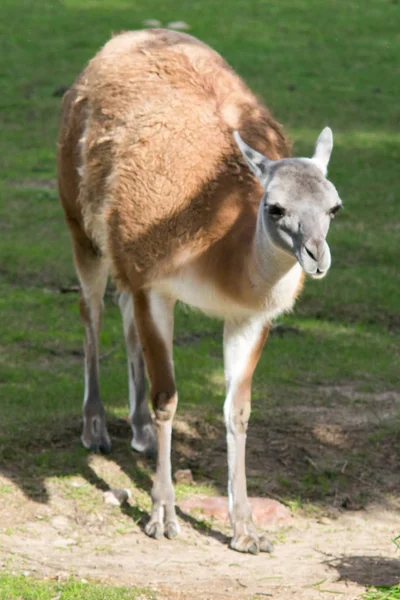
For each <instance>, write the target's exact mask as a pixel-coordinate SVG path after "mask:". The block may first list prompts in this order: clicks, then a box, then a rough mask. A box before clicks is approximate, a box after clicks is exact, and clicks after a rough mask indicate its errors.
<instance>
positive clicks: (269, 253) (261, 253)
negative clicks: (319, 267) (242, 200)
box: [247, 202, 297, 300]
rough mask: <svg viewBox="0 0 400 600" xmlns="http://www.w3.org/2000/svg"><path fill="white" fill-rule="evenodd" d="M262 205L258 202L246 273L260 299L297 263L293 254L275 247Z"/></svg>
mask: <svg viewBox="0 0 400 600" xmlns="http://www.w3.org/2000/svg"><path fill="white" fill-rule="evenodd" d="M263 211H264V205H263V202H261V203H260V207H259V209H258V213H257V222H256V229H255V234H254V238H253V244H252V249H251V255H250V257H249V261H248V266H247V273H248V277H249V279H250V281H251V283H252V289H253V293H254V295H255V296H257V297H259V299H260V300H262V299H263V298H265V297H266V296H267V295H268V292H269V291H270V290H271V289H272V288H273V287H274V286H275V285H276V284H277V283H278V281H280V280H281V279H282V278H283V277H284V276H285V275H286V274H287V273H289V271H290V270H291V269H293V267H294V266H295V265H296V264H297V260H296V258H295V257H294V256H292V255H290V254H288V253H287V252H285V251H284V250H282V249H281V248H279V247H277V246H276V245H275V244H274V243H273V242H272V240H271V238H270V236H269V234H268V231H267V229H266V227H265V225H264V215H263Z"/></svg>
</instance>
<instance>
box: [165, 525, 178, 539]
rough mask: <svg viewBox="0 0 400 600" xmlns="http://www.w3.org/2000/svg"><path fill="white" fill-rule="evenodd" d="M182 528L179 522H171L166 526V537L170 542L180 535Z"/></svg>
mask: <svg viewBox="0 0 400 600" xmlns="http://www.w3.org/2000/svg"><path fill="white" fill-rule="evenodd" d="M179 532H180V527H179V524H178V522H177V521H170V522H169V523H167V524H166V526H165V536H166V537H167V538H168V539H169V540H173V539H174V538H176V537H177V536H178V535H179Z"/></svg>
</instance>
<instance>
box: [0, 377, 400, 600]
mask: <svg viewBox="0 0 400 600" xmlns="http://www.w3.org/2000/svg"><path fill="white" fill-rule="evenodd" d="M302 394H303V395H304V398H305V400H304V402H302V401H301V400H299V399H297V398H296V401H297V402H296V405H292V404H289V405H287V406H285V405H282V406H281V407H280V406H271V407H265V410H264V411H263V412H262V413H261V414H260V413H257V415H256V418H255V419H253V420H252V421H251V424H250V427H249V433H248V451H247V475H248V488H249V494H250V496H253V497H254V496H259V497H261V498H266V497H269V498H274V499H278V500H280V501H281V502H283V503H284V504H285V505H286V506H288V507H289V508H291V509H292V511H293V517H292V519H290V521H289V522H286V523H284V526H283V527H278V526H277V527H276V529H275V530H272V531H270V532H269V534H270V537H271V538H273V540H274V542H275V552H274V554H273V555H265V554H260V555H258V556H256V557H254V556H248V555H242V554H239V553H235V552H234V551H232V550H230V549H229V548H228V543H229V536H230V528H229V526H228V525H227V523H226V522H225V521H224V520H218V519H215V518H211V517H207V516H204V515H203V516H200V515H199V514H198V513H197V512H196V511H194V512H190V511H189V510H188V508H187V506H188V505H187V504H186V505H185V504H184V501H186V500H187V499H190V498H192V497H193V496H195V495H203V496H204V494H207V493H208V494H211V495H219V496H220V495H226V445H225V432H224V425H223V422H222V417H221V418H220V417H216V416H215V415H214V414H212V415H210V414H209V413H207V412H206V411H204V413H201V412H200V409H199V411H198V412H197V416H196V418H194V417H193V416H190V415H182V414H181V415H180V416H179V418H178V419H177V420H176V424H175V430H174V439H173V466H174V470H176V469H190V470H191V472H192V473H193V477H194V481H195V482H196V484H195V485H193V486H189V485H186V486H182V487H181V488H180V487H179V486H177V490H178V493H177V504H178V506H179V505H180V504H181V506H182V508H180V509H179V510H178V514H179V519H180V522H181V525H182V535H181V537H180V538H179V539H177V540H174V541H168V540H166V539H165V540H161V541H155V540H150V539H149V538H147V537H146V536H145V534H144V533H143V525H144V523H146V521H147V519H148V518H149V516H148V515H149V508H150V499H149V492H150V489H151V485H152V477H153V473H154V467H155V464H154V459H145V458H143V457H141V456H139V455H138V454H135V453H132V452H130V451H129V440H130V436H131V431H130V427H129V425H128V423H127V421H126V420H124V419H116V418H114V419H112V418H109V431H110V435H111V438H112V441H113V451H112V453H111V454H110V455H109V456H93V455H90V454H87V453H86V452H84V451H83V450H82V449H81V448H80V444H79V435H80V430H81V423H80V419H79V418H76V419H74V420H69V421H67V420H64V421H63V422H62V423H60V422H59V421H58V422H52V421H51V420H49V422H48V423H46V424H44V427H43V431H41V432H32V437H31V438H30V439H29V438H28V441H27V442H25V446H24V444H23V443H22V442H21V440H14V441H12V440H7V442H3V443H0V464H1V467H0V471H1V473H2V477H1V479H0V564H2V566H4V567H6V568H7V569H9V570H10V569H11V570H12V569H14V570H16V571H20V570H24V571H29V572H31V573H32V574H36V575H38V576H42V575H46V576H60V577H64V576H67V575H69V574H73V575H76V576H77V577H84V578H85V579H94V580H100V581H104V582H109V583H116V584H117V583H118V584H127V585H131V584H135V585H143V586H149V587H153V588H157V589H158V590H159V591H160V598H168V599H185V600H186V599H189V598H190V599H193V600H197V599H199V600H200V598H201V599H202V600H206V599H208V598H210V599H211V598H213V599H236V598H237V599H248V600H250V599H252V600H254V599H255V598H263V597H265V596H266V597H268V595H271V596H272V597H273V598H275V599H277V600H289V599H290V600H292V599H293V598H294V597H295V598H296V600H297V599H299V600H313V599H314V598H319V599H321V598H325V597H326V598H346V599H347V598H348V599H352V598H354V599H356V598H359V596H360V594H361V592H362V591H363V590H364V589H365V588H366V586H368V585H377V584H378V583H379V584H385V585H393V584H394V583H397V581H399V580H400V556H399V554H400V553H399V551H397V548H396V545H395V544H394V543H393V542H392V540H393V539H394V538H395V537H396V536H398V535H399V534H400V512H399V507H400V503H399V496H400V473H399V468H398V465H399V464H400V433H399V432H400V427H398V426H397V424H396V423H397V421H396V419H395V416H396V414H397V412H396V411H397V407H398V402H399V398H398V394H397V392H393V391H390V390H386V391H384V392H382V391H380V392H379V393H372V392H368V393H362V392H360V391H359V388H357V387H356V385H354V386H351V387H348V386H347V387H343V388H342V387H341V388H340V389H338V388H337V387H335V388H330V389H328V388H327V389H324V390H321V389H318V390H317V392H315V390H314V395H313V390H310V391H309V392H308V390H306V391H305V392H304V390H302ZM321 397H322V398H323V402H324V405H321ZM350 399H351V400H352V401H350ZM33 436H35V437H33ZM110 488H124V489H125V488H128V489H130V490H131V492H132V497H131V498H130V500H129V502H128V503H126V504H124V505H122V506H121V507H115V506H110V505H106V504H105V503H104V500H103V492H105V491H107V490H109V489H110Z"/></svg>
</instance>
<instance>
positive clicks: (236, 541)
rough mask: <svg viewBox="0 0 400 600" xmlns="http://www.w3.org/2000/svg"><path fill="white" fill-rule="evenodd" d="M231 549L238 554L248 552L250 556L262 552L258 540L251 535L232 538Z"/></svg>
mask: <svg viewBox="0 0 400 600" xmlns="http://www.w3.org/2000/svg"><path fill="white" fill-rule="evenodd" d="M231 548H232V549H233V550H236V551H237V552H247V553H248V554H258V553H259V552H260V544H259V542H258V538H256V537H253V536H251V535H239V536H238V537H234V538H232V540H231Z"/></svg>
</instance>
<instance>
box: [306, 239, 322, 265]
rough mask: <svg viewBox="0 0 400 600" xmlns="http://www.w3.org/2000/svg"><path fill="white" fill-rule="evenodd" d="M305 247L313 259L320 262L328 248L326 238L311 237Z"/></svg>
mask: <svg viewBox="0 0 400 600" xmlns="http://www.w3.org/2000/svg"><path fill="white" fill-rule="evenodd" d="M304 249H305V251H306V252H307V254H308V256H309V257H310V258H312V260H315V262H316V263H320V262H321V260H322V258H323V255H324V253H325V250H326V244H325V240H324V238H311V239H310V240H308V242H307V244H306V245H305V246H304Z"/></svg>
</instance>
